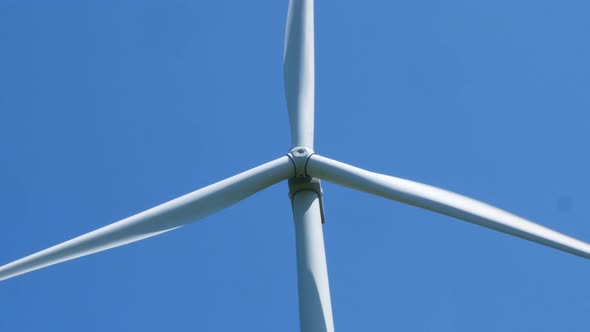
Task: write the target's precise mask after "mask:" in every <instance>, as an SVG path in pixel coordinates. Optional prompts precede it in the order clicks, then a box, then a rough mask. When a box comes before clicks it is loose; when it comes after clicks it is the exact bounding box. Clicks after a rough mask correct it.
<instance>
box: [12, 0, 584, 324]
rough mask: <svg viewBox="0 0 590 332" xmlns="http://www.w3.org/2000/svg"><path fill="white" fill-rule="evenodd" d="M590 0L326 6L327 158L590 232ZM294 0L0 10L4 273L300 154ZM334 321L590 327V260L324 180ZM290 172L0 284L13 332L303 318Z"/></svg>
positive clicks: (321, 67) (323, 123)
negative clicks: (288, 60)
mask: <svg viewBox="0 0 590 332" xmlns="http://www.w3.org/2000/svg"><path fill="white" fill-rule="evenodd" d="M589 10H590V5H589V4H588V3H587V2H586V1H581V0H580V1H560V2H557V1H543V0H541V1H532V0H531V1H524V0H516V1H515V0H512V1H504V0H501V1H475V2H474V1H426V0H424V1H412V2H401V1H395V2H394V1H364V2H359V1H317V3H316V88H317V90H316V151H317V152H318V153H320V154H323V155H325V156H327V157H330V158H335V159H340V160H342V161H344V162H347V163H351V164H354V165H357V166H360V167H364V168H367V169H369V170H373V171H378V172H382V173H386V174H391V175H395V176H399V177H404V178H409V179H412V180H417V181H421V182H425V183H428V184H432V185H436V186H440V187H443V188H446V189H450V190H453V191H456V192H459V193H462V194H465V195H469V196H472V197H474V198H477V199H480V200H483V201H485V202H488V203H491V204H493V205H496V206H498V207H500V208H503V209H507V210H509V211H511V212H514V213H516V214H519V215H521V216H523V217H526V218H529V219H531V220H534V221H536V222H538V223H540V224H543V225H546V226H549V227H552V228H554V229H557V230H559V231H562V232H564V233H566V234H570V235H573V236H576V237H579V238H581V239H585V240H587V241H588V240H590V212H589V211H587V210H586V209H585V207H587V206H588V205H589V204H588V203H589V202H590V193H589V192H588V190H587V186H588V184H589V183H590V174H589V173H588V169H590V157H589V156H588V142H589V141H590V112H589V110H590V94H589V93H588V91H589V89H590V61H589V60H588V59H590V44H589V43H588V34H589V33H590V20H588V15H587V13H588V11H589ZM286 14H287V1H275V0H272V1H271V0H267V1H221V0H218V1H100V2H98V1H95V2H83V3H81V2H80V1H52V2H51V3H48V2H46V1H14V0H4V1H0V45H1V46H0V50H1V51H0V91H1V93H0V154H1V156H2V157H1V160H2V162H1V163H0V199H1V202H2V204H1V208H0V223H1V226H2V231H0V264H4V263H7V262H9V261H12V260H14V259H17V258H20V257H22V256H24V255H28V254H30V253H32V252H35V251H38V250H40V249H44V248H46V247H48V246H51V245H53V244H56V243H58V242H62V241H64V240H67V239H69V238H71V237H74V236H77V235H80V234H82V233H85V232H87V231H90V230H93V229H96V228H99V227H101V226H103V225H106V224H109V223H111V222H114V221H117V220H119V219H121V218H124V217H127V216H129V215H132V214H134V213H137V212H140V211H142V210H144V209H147V208H149V207H151V206H154V205H156V204H159V203H162V202H164V201H167V200H169V199H172V198H174V197H177V196H179V195H181V194H184V193H187V192H190V191H192V190H195V189H198V188H200V187H202V186H205V185H207V184H210V183H212V182H215V181H218V180H221V179H223V178H225V177H228V176H230V175H233V174H235V173H238V172H241V171H243V170H246V169H248V168H251V167H254V166H256V165H258V164H261V163H263V162H266V161H269V160H271V159H274V158H276V157H278V156H280V155H283V154H284V153H286V152H287V150H288V148H289V133H288V128H289V126H288V117H287V112H286V106H285V101H284V95H283V81H282V55H283V35H284V26H285V19H286ZM324 192H325V208H326V218H327V221H326V224H325V227H324V234H325V241H326V251H327V259H328V269H329V278H330V285H331V291H332V300H333V309H334V319H335V326H336V329H337V330H338V331H484V332H485V331H571V332H575V331H587V329H588V319H587V315H588V313H587V309H588V308H589V307H590V287H589V286H588V277H589V276H590V262H588V261H586V260H583V259H581V258H578V257H574V256H571V255H568V254H564V253H561V252H557V251H555V250H552V249H549V248H545V247H542V246H539V245H536V244H532V243H529V242H527V241H523V240H520V239H515V238H512V237H510V236H507V235H504V234H500V233H497V232H493V231H490V230H487V229H484V228H481V227H477V226H474V225H471V224H467V223H465V222H462V221H456V220H453V219H450V218H448V217H445V216H441V215H436V214H433V213H431V212H427V211H422V210H419V209H416V208H413V207H408V206H403V205H401V204H399V203H395V202H391V201H386V200H383V199H381V198H377V197H372V196H369V195H367V194H364V193H357V192H354V191H351V190H348V189H344V188H340V187H337V186H334V185H330V184H328V183H324ZM296 285H297V284H296V266H295V240H294V227H293V224H292V217H291V211H290V203H289V200H288V196H287V186H286V184H279V185H277V186H274V187H272V188H270V189H268V190H266V191H264V192H262V193H260V194H258V195H256V196H253V197H251V198H249V199H247V200H245V201H243V202H241V203H239V204H237V205H236V206H233V207H231V208H230V209H227V210H225V211H223V212H221V213H218V214H216V215H213V216H211V217H209V218H207V219H206V220H204V221H200V222H198V223H195V224H191V225H189V226H187V227H184V228H182V229H180V230H177V231H174V232H171V233H168V234H165V235H163V236H159V237H156V238H152V239H149V240H146V241H142V242H140V243H135V244H132V245H129V246H125V247H121V248H118V249H114V250H111V251H107V252H103V253H100V254H96V255H92V256H89V257H85V258H82V259H78V260H74V261H71V262H68V263H64V264H60V265H57V266H54V267H50V268H47V269H43V270H40V271H37V272H34V273H31V274H27V275H24V276H21V277H18V278H15V279H11V280H9V281H6V282H2V283H1V284H0V312H1V313H2V314H1V315H0V330H2V331H80V330H81V329H82V330H84V331H105V330H109V331H163V330H166V331H188V330H197V331H244V330H246V331H298V313H297V288H296Z"/></svg>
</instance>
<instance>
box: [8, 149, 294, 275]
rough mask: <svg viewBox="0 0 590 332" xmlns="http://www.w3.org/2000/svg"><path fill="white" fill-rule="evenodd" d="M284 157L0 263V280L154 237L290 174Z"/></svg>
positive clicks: (287, 160)
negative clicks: (8, 261)
mask: <svg viewBox="0 0 590 332" xmlns="http://www.w3.org/2000/svg"><path fill="white" fill-rule="evenodd" d="M294 172H295V171H294V166H293V163H292V162H291V160H290V159H289V157H287V156H285V157H282V158H279V159H276V160H273V161H271V162H269V163H266V164H263V165H260V166H258V167H256V168H253V169H250V170H248V171H245V172H243V173H240V174H238V175H235V176H232V177H230V178H228V179H225V180H223V181H219V182H217V183H214V184H212V185H209V186H207V187H205V188H202V189H199V190H196V191H193V192H192V193H189V194H186V195H184V196H181V197H179V198H176V199H173V200H171V201H169V202H166V203H164V204H161V205H158V206H156V207H154V208H151V209H149V210H146V211H143V212H141V213H138V214H136V215H134V216H131V217H129V218H126V219H123V220H121V221H118V222H115V223H113V224H110V225H108V226H105V227H102V228H100V229H97V230H95V231H92V232H90V233H87V234H84V235H82V236H79V237H77V238H74V239H71V240H69V241H66V242H63V243H61V244H58V245H56V246H53V247H51V248H48V249H45V250H43V251H40V252H38V253H35V254H32V255H30V256H27V257H25V258H21V259H19V260H17V261H14V262H12V263H9V264H6V265H4V266H2V267H0V280H4V279H8V278H11V277H14V276H17V275H19V274H23V273H26V272H30V271H34V270H37V269H40V268H42V267H46V266H49V265H53V264H57V263H60V262H63V261H67V260H70V259H74V258H77V257H81V256H85V255H89V254H92V253H95V252H99V251H103V250H107V249H110V248H114V247H118V246H122V245H124V244H127V243H131V242H134V241H139V240H142V239H145V238H148V237H151V236H154V235H158V234H161V233H164V232H167V231H171V230H173V229H175V228H178V227H180V226H183V225H185V224H188V223H191V222H193V221H196V220H198V219H201V218H203V217H206V216H208V215H210V214H212V213H214V212H217V211H219V210H222V209H223V208H226V207H228V206H230V205H232V204H234V203H237V202H238V201H241V200H242V199H244V198H246V197H248V196H250V195H252V194H254V193H256V192H258V191H260V190H262V189H264V188H266V187H269V186H271V185H273V184H275V183H277V182H280V181H282V180H286V179H288V178H290V177H292V176H293V174H294Z"/></svg>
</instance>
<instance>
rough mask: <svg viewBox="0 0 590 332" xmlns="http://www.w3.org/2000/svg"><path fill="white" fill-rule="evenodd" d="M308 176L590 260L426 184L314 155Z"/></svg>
mask: <svg viewBox="0 0 590 332" xmlns="http://www.w3.org/2000/svg"><path fill="white" fill-rule="evenodd" d="M306 171H307V174H308V175H309V176H313V177H317V178H320V179H322V180H326V181H329V182H333V183H336V184H340V185H343V186H345V187H349V188H352V189H357V190H360V191H364V192H367V193H370V194H373V195H377V196H381V197H384V198H389V199H392V200H395V201H399V202H402V203H406V204H410V205H414V206H417V207H421V208H424V209H428V210H431V211H434V212H438V213H442V214H445V215H447V216H450V217H454V218H458V219H462V220H465V221H468V222H471V223H474V224H477V225H481V226H484V227H488V228H491V229H494V230H497V231H500V232H503V233H506V234H510V235H514V236H517V237H520V238H523V239H526V240H529V241H533V242H537V243H540V244H544V245H546V246H549V247H553V248H555V249H559V250H562V251H565V252H569V253H571V254H574V255H578V256H581V257H584V258H590V245H589V244H588V243H585V242H583V241H580V240H577V239H574V238H572V237H570V236H567V235H564V234H561V233H559V232H556V231H554V230H551V229H549V228H547V227H543V226H541V225H538V224H535V223H534V222H531V221H528V220H526V219H524V218H521V217H518V216H516V215H514V214H511V213H509V212H506V211H503V210H500V209H498V208H496V207H493V206H491V205H488V204H486V203H482V202H480V201H477V200H474V199H471V198H469V197H465V196H462V195H459V194H455V193H452V192H450V191H446V190H444V189H440V188H436V187H433V186H429V185H426V184H422V183H418V182H414V181H410V180H405V179H400V178H396V177H393V176H388V175H383V174H378V173H373V172H369V171H366V170H363V169H360V168H357V167H354V166H350V165H347V164H344V163H341V162H338V161H335V160H332V159H328V158H325V157H322V156H318V155H317V154H314V155H312V156H311V157H310V159H309V161H308V163H307V169H306Z"/></svg>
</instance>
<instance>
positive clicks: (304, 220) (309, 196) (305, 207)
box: [293, 190, 334, 332]
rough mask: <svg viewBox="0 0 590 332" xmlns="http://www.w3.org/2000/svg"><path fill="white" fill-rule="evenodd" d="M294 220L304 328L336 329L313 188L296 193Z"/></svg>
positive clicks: (316, 331) (313, 330)
mask: <svg viewBox="0 0 590 332" xmlns="http://www.w3.org/2000/svg"><path fill="white" fill-rule="evenodd" d="M293 219H294V220H295V237H296V245H297V282H298V286H299V322H300V324H301V331H304V332H320V331H321V332H325V331H334V322H333V319H332V303H331V301H330V287H329V283H328V268H327V266H326V253H325V249H324V233H323V230H322V220H321V215H320V204H319V198H318V195H317V194H316V193H315V192H314V191H311V190H303V191H299V192H297V193H296V194H295V196H294V197H293Z"/></svg>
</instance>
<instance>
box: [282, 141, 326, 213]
mask: <svg viewBox="0 0 590 332" xmlns="http://www.w3.org/2000/svg"><path fill="white" fill-rule="evenodd" d="M314 154H315V152H313V150H312V149H310V148H307V147H304V146H297V147H294V148H293V149H291V151H289V153H288V154H287V156H288V157H289V158H291V161H292V162H293V165H294V166H295V176H294V177H293V178H291V179H289V197H290V198H291V208H293V198H294V197H295V194H296V193H297V192H299V191H302V190H311V191H313V192H315V193H316V194H317V195H318V198H319V199H320V214H321V216H322V224H323V223H324V222H325V218H324V195H323V191H322V185H321V183H320V179H317V178H313V177H311V176H309V175H307V172H306V170H305V167H306V166H307V161H308V160H309V158H310V157H311V156H312V155H314Z"/></svg>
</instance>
